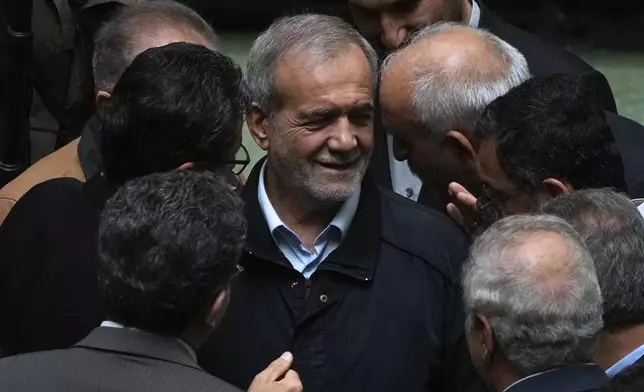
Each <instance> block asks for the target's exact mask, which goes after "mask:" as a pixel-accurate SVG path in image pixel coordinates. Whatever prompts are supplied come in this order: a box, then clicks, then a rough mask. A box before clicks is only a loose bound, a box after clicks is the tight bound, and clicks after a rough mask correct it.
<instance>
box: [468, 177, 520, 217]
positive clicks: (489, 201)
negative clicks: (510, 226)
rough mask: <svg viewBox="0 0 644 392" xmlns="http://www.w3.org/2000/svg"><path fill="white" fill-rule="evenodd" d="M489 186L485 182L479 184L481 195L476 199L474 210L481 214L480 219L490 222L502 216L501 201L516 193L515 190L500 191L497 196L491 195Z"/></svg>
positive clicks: (503, 212)
mask: <svg viewBox="0 0 644 392" xmlns="http://www.w3.org/2000/svg"><path fill="white" fill-rule="evenodd" d="M491 193H492V192H491V190H490V187H489V186H488V185H486V184H483V185H482V186H481V194H482V195H481V197H479V198H478V199H476V210H477V211H478V213H479V215H480V216H481V221H483V222H485V223H487V224H492V223H494V222H496V221H497V220H499V219H501V218H503V216H504V215H505V211H504V210H503V204H502V203H503V202H504V201H505V200H507V199H508V198H510V197H511V196H512V195H514V194H515V193H516V190H512V191H510V192H505V193H502V194H501V195H499V196H496V197H495V196H492V195H491Z"/></svg>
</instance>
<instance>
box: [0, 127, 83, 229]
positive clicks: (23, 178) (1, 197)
mask: <svg viewBox="0 0 644 392" xmlns="http://www.w3.org/2000/svg"><path fill="white" fill-rule="evenodd" d="M78 142H79V139H76V140H74V141H72V142H70V143H69V144H67V145H66V146H64V147H63V148H61V149H60V150H57V151H55V152H53V153H51V154H49V155H47V156H46V157H44V158H43V159H41V160H40V161H38V162H36V163H35V164H34V165H32V166H31V167H29V168H28V169H27V170H26V171H25V172H24V173H22V174H21V175H19V176H18V177H16V178H15V179H14V180H13V181H11V182H10V183H8V184H7V185H5V186H4V187H3V188H2V189H0V202H1V203H2V207H0V224H2V222H3V221H4V220H5V218H6V217H7V215H8V214H9V211H10V210H11V208H12V207H13V205H14V204H15V202H16V201H17V200H18V199H20V198H21V197H22V196H23V195H24V194H25V193H26V192H27V191H29V190H30V189H31V188H32V187H34V186H35V185H38V184H40V183H42V182H45V181H47V180H51V179H53V178H60V177H70V178H76V179H78V180H80V181H85V175H84V174H83V170H82V169H81V166H80V162H79V160H78Z"/></svg>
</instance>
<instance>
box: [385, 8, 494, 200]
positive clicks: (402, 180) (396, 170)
mask: <svg viewBox="0 0 644 392" xmlns="http://www.w3.org/2000/svg"><path fill="white" fill-rule="evenodd" d="M480 21H481V8H480V7H479V5H478V4H476V1H474V0H472V14H471V15H470V22H469V25H470V26H471V27H478V26H479V23H480ZM393 145H394V143H393V137H392V136H391V135H387V150H388V151H389V173H390V174H391V186H392V188H393V190H394V192H396V193H398V194H399V195H403V196H405V197H408V198H410V199H412V200H414V201H416V200H418V194H419V193H420V188H421V187H422V186H423V183H422V181H421V180H420V179H419V178H418V177H416V175H414V173H412V172H411V170H410V169H409V165H408V164H407V161H403V162H400V161H398V160H397V159H396V158H394V150H393Z"/></svg>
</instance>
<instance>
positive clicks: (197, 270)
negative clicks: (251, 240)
mask: <svg viewBox="0 0 644 392" xmlns="http://www.w3.org/2000/svg"><path fill="white" fill-rule="evenodd" d="M245 233H246V220H245V218H244V216H243V207H242V201H241V199H240V198H239V197H238V196H237V195H236V194H235V193H234V191H232V190H230V189H229V187H228V185H227V184H226V183H225V182H224V181H223V180H222V179H220V178H218V177H217V176H215V175H214V174H211V173H209V172H193V171H190V170H176V171H172V172H168V173H159V174H152V175H149V176H145V177H141V178H138V179H135V180H132V181H130V182H127V183H126V184H125V185H123V186H122V187H120V188H119V189H118V190H117V192H116V193H115V194H114V196H112V198H110V200H109V201H108V202H107V204H106V206H105V209H104V211H103V214H102V217H101V221H100V225H99V234H98V244H99V245H98V251H99V256H100V261H99V286H100V288H101V291H102V292H103V297H104V302H105V309H106V313H107V316H108V318H109V320H111V321H114V322H117V323H120V324H122V325H124V326H126V327H130V328H136V329H141V330H143V331H146V332H150V333H155V334H159V335H169V336H172V337H176V338H179V337H182V338H184V337H185V335H183V334H184V333H186V331H187V329H188V328H189V327H190V326H191V324H192V323H197V324H199V325H201V326H202V330H203V325H205V324H207V323H212V325H209V326H214V324H216V323H218V322H219V320H220V319H221V317H223V313H224V312H225V308H226V306H225V302H221V303H218V302H217V300H219V297H220V296H221V295H222V293H224V292H225V291H226V289H227V288H228V286H229V284H230V280H231V278H232V277H233V276H235V275H236V274H237V273H238V268H237V261H238V259H239V256H240V254H241V251H242V248H243V243H244V238H245ZM224 296H225V295H224ZM224 300H225V301H227V298H225V299H222V300H221V301H224ZM215 306H219V307H218V308H217V309H216V313H217V317H215V318H209V317H207V315H210V314H211V313H212V312H213V311H214V310H215V309H214V307H215ZM202 316H203V319H199V320H198V318H199V317H202ZM206 329H207V328H206ZM201 338H203V336H201ZM188 343H190V344H193V343H195V342H193V341H189V342H188ZM198 343H199V342H197V344H198ZM197 344H195V345H197Z"/></svg>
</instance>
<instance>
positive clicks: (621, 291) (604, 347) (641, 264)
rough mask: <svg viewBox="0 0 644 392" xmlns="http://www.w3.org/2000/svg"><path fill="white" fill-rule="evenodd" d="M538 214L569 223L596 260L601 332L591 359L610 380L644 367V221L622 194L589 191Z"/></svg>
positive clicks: (554, 202) (549, 205)
mask: <svg viewBox="0 0 644 392" xmlns="http://www.w3.org/2000/svg"><path fill="white" fill-rule="evenodd" d="M542 211H543V212H545V213H548V214H553V215H557V216H559V217H561V218H563V219H565V220H567V221H568V222H570V223H571V224H572V225H573V226H574V227H575V229H577V231H578V232H579V233H580V234H581V236H582V238H583V239H584V242H585V243H586V246H587V247H588V250H589V251H590V253H591V254H592V256H593V259H594V260H595V268H596V269H597V276H598V277H599V284H600V286H601V288H602V293H603V296H604V328H603V330H602V332H601V333H600V334H599V338H598V341H597V344H596V346H595V361H596V362H597V364H598V365H599V366H600V367H602V368H603V369H604V370H606V374H608V376H610V377H613V376H615V375H617V374H618V373H620V372H622V371H623V370H624V369H626V368H628V367H630V366H632V365H633V364H635V363H638V362H639V363H644V359H643V358H644V219H642V217H641V215H640V214H639V211H638V210H637V208H636V207H635V205H634V204H633V203H632V202H631V201H630V200H629V199H628V198H627V197H626V196H624V195H622V194H619V193H616V192H614V191H612V190H610V189H588V190H582V191H578V192H574V193H572V194H568V195H562V196H560V197H558V198H556V199H554V200H552V201H550V202H549V203H547V204H546V205H544V206H543V207H542Z"/></svg>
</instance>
